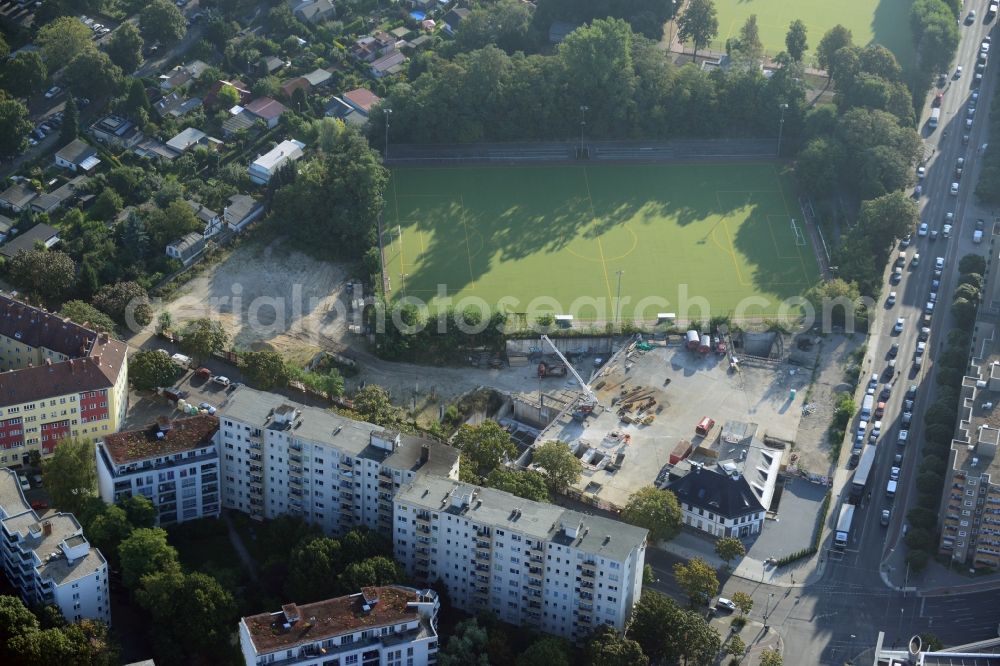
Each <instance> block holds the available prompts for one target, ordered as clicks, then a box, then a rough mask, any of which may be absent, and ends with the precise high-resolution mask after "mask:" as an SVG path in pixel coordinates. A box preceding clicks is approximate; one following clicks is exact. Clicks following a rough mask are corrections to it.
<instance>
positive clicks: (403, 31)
mask: <svg viewBox="0 0 1000 666" xmlns="http://www.w3.org/2000/svg"><path fill="white" fill-rule="evenodd" d="M389 34H390V35H392V36H393V38H395V39H396V43H397V44H398V43H399V41H400V40H404V39H406V38H407V37H409V36H410V29H409V28H407V27H406V26H405V25H401V26H399V27H398V28H394V29H393V30H390V31H389Z"/></svg>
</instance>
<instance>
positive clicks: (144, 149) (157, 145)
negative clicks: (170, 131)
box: [132, 137, 177, 162]
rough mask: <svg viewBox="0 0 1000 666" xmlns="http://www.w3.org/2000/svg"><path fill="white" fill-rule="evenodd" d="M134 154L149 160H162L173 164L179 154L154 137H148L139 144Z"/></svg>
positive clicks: (133, 150) (134, 149)
mask: <svg viewBox="0 0 1000 666" xmlns="http://www.w3.org/2000/svg"><path fill="white" fill-rule="evenodd" d="M132 152H133V153H135V154H136V155H138V156H139V157H142V158H144V159H147V160H153V159H161V160H166V161H168V162H171V161H173V160H174V158H176V157H177V153H176V152H174V151H173V150H172V149H171V148H170V147H168V146H167V144H165V143H163V142H162V141H160V140H159V139H154V138H152V137H146V138H144V139H143V140H142V141H140V142H139V143H137V144H136V145H135V147H134V148H133V149H132Z"/></svg>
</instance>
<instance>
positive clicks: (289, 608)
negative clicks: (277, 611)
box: [281, 604, 301, 624]
mask: <svg viewBox="0 0 1000 666" xmlns="http://www.w3.org/2000/svg"><path fill="white" fill-rule="evenodd" d="M281 612H282V613H284V615H285V622H287V623H288V624H295V623H296V622H298V621H299V619H301V615H300V614H299V607H298V606H296V605H295V604H285V605H284V606H282V607H281Z"/></svg>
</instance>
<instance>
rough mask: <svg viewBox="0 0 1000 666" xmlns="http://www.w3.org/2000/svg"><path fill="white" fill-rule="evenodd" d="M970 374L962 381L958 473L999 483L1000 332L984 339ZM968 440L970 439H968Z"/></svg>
mask: <svg viewBox="0 0 1000 666" xmlns="http://www.w3.org/2000/svg"><path fill="white" fill-rule="evenodd" d="M974 351H976V352H978V354H977V356H978V358H977V359H976V360H974V361H973V364H972V368H971V369H970V371H969V374H968V375H967V376H966V377H965V378H964V379H963V380H962V406H961V408H960V416H959V423H958V427H957V429H956V437H955V439H954V440H952V449H954V451H955V469H962V470H965V471H966V472H968V473H970V474H974V475H976V476H983V475H988V476H989V477H990V480H991V482H992V483H998V482H1000V455H997V448H998V445H1000V378H998V377H997V376H996V375H997V373H998V368H1000V331H997V330H996V329H994V330H993V332H992V335H991V336H989V337H984V338H982V339H981V342H980V347H979V349H977V350H974ZM966 438H967V439H966Z"/></svg>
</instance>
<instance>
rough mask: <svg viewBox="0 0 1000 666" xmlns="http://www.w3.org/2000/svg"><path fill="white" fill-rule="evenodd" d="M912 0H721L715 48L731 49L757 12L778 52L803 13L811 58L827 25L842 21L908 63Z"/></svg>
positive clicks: (767, 42) (864, 40) (859, 39)
mask: <svg viewBox="0 0 1000 666" xmlns="http://www.w3.org/2000/svg"><path fill="white" fill-rule="evenodd" d="M912 4H913V0H839V1H838V2H830V0H799V1H798V2H788V1H787V0H715V7H716V10H717V11H718V16H719V34H718V36H717V38H716V40H715V42H714V43H713V44H712V46H711V49H712V50H713V51H725V50H726V39H727V38H729V37H735V36H736V35H738V34H739V30H740V27H741V26H742V25H743V23H744V22H745V21H746V20H747V17H748V16H750V15H751V14H756V15H757V25H758V26H759V28H760V38H761V41H763V42H764V48H765V49H766V50H767V52H768V54H770V55H772V56H773V55H775V54H777V53H778V52H779V51H783V50H784V49H785V33H786V32H788V25H789V24H790V23H791V22H792V21H794V20H795V19H800V20H801V21H802V22H803V23H805V24H806V28H807V29H808V31H809V49H810V50H809V52H808V53H806V61H807V62H812V61H813V60H814V53H815V51H814V49H815V47H816V45H817V44H819V40H820V39H822V37H823V35H824V34H825V33H826V31H827V30H829V29H830V28H832V27H833V26H835V25H837V24H838V23H839V24H841V25H843V26H844V27H846V28H847V29H848V30H850V31H851V33H852V34H853V35H854V43H855V44H859V45H862V46H864V45H866V44H869V43H870V42H873V41H874V42H878V43H879V44H882V45H883V46H885V47H886V48H888V49H889V50H890V51H892V52H893V53H894V54H895V55H896V59H897V60H898V61H899V63H900V65H902V66H903V67H904V69H905V68H907V65H908V63H910V62H912V61H913V45H912V42H911V38H910V6H911V5H912Z"/></svg>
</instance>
